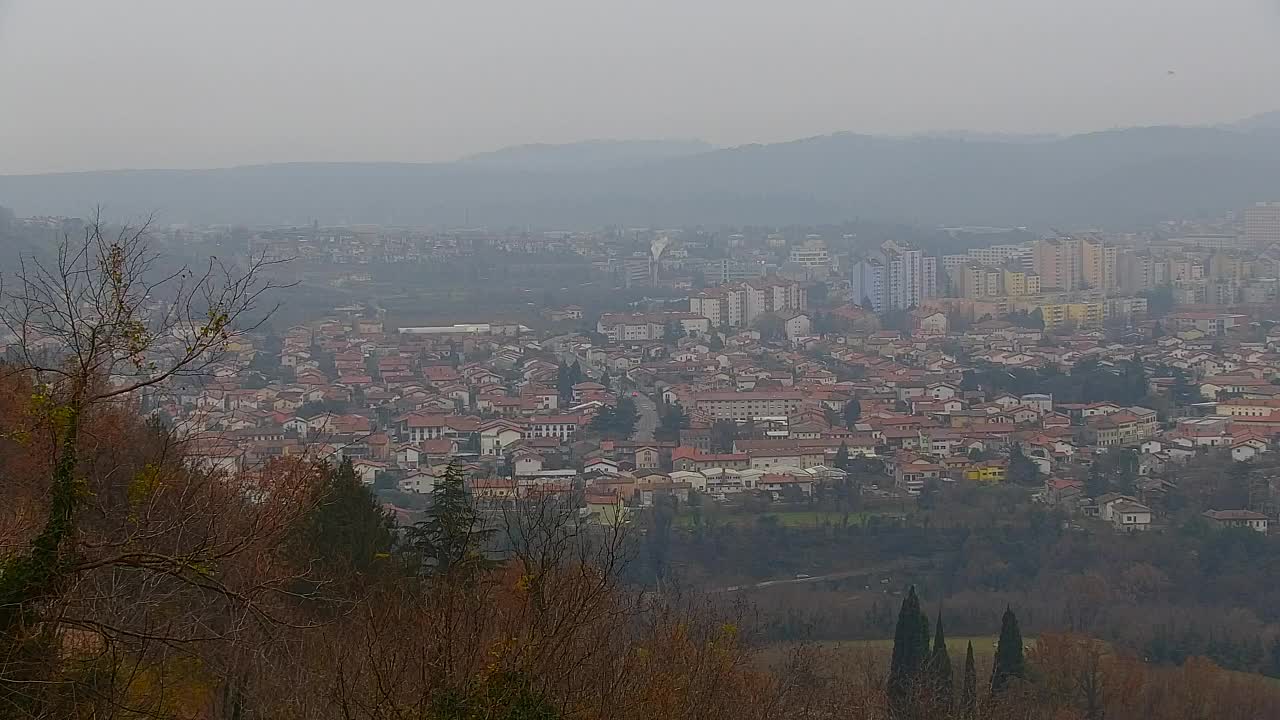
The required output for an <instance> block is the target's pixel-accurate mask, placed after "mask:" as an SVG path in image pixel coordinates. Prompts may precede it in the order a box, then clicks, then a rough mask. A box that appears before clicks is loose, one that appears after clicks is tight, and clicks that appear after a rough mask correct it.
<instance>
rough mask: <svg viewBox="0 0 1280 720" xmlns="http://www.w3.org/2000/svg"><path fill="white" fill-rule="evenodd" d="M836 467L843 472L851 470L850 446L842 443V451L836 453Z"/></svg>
mask: <svg viewBox="0 0 1280 720" xmlns="http://www.w3.org/2000/svg"><path fill="white" fill-rule="evenodd" d="M835 466H836V467H837V468H840V469H841V470H848V469H849V446H848V444H846V443H845V442H844V441H843V440H842V441H840V449H839V450H837V451H836V459H835Z"/></svg>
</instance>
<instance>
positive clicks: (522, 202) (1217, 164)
mask: <svg viewBox="0 0 1280 720" xmlns="http://www.w3.org/2000/svg"><path fill="white" fill-rule="evenodd" d="M702 146H703V144H702V143H701V142H700V141H588V142H584V143H570V144H566V145H560V146H556V145H534V146H521V147H517V148H506V149H503V150H499V151H495V153H492V154H490V153H485V154H481V155H479V156H471V157H469V158H464V159H462V160H459V161H454V162H445V163H397V162H355V163H346V162H297V163H278V164H261V165H246V166H238V167H230V168H216V169H207V170H108V171H85V172H77V173H57V174H43V175H3V176H0V205H5V206H10V207H12V208H13V209H14V210H15V211H17V212H18V213H19V214H20V215H46V214H49V215H78V214H84V213H85V212H87V210H88V209H89V208H92V207H94V206H95V205H97V204H103V205H104V206H105V207H106V209H107V212H109V213H113V214H114V213H124V214H141V213H150V212H153V211H157V212H158V213H159V214H160V216H161V218H162V219H163V220H165V221H169V222H224V223H225V222H246V223H250V224H278V223H279V224H284V223H308V222H310V221H312V220H313V219H314V220H319V221H321V222H325V223H331V222H377V223H384V224H401V225H425V226H437V227H446V226H457V225H461V224H469V225H486V226H493V227H502V226H526V225H533V226H541V227H558V228H566V227H568V228H573V227H584V228H585V227H597V226H600V225H607V224H627V225H677V224H790V223H807V222H813V223H819V222H840V221H843V220H849V219H855V218H864V219H874V220H884V221H893V222H910V223H915V224H957V223H958V224H975V225H983V224H990V225H1006V224H1014V225H1027V226H1033V227H1034V226H1038V227H1046V226H1048V225H1051V224H1056V225H1059V226H1063V225H1065V226H1068V227H1070V226H1090V227H1092V226H1096V225H1104V226H1115V227H1133V226H1138V225H1142V224H1149V223H1152V222H1156V221H1160V220H1164V219H1169V218H1175V217H1187V216H1199V215H1211V214H1214V213H1221V212H1223V211H1225V210H1230V209H1238V208H1240V207H1244V206H1246V205H1248V204H1250V203H1252V202H1254V201H1258V200H1268V199H1277V198H1280V134H1277V133H1273V132H1265V131H1259V132H1252V131H1248V130H1241V129H1236V128H1220V127H1219V128H1214V127H1174V126H1152V127H1145V128H1125V129H1117V130H1104V131H1098V132H1093V133H1083V134H1079V135H1072V136H1065V137H1062V138H1058V139H1052V140H1040V141H1036V142H1008V141H1005V140H1002V139H992V140H987V139H980V138H953V137H943V136H912V137H886V136H877V135H867V134H860V133H835V134H830V135H820V136H813V137H809V138H799V139H795V140H790V141H785V142H779V143H768V144H761V143H755V144H747V145H739V146H735V147H728V148H713V149H702ZM594 150H600V151H601V152H600V153H599V154H598V155H595V156H593V154H592V153H593V151H594Z"/></svg>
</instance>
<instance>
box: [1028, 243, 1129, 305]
mask: <svg viewBox="0 0 1280 720" xmlns="http://www.w3.org/2000/svg"><path fill="white" fill-rule="evenodd" d="M1032 253H1033V260H1032V264H1033V266H1034V268H1035V274H1037V275H1039V276H1040V282H1041V284H1042V285H1043V286H1044V287H1045V288H1053V289H1056V290H1066V291H1072V290H1081V289H1085V288H1088V289H1092V290H1102V291H1104V292H1106V291H1111V290H1114V289H1115V288H1116V286H1117V280H1118V276H1117V273H1116V262H1117V258H1118V257H1119V248H1118V247H1116V246H1114V245H1107V244H1105V243H1103V242H1102V241H1101V240H1097V239H1094V238H1072V237H1058V238H1047V239H1044V240H1037V241H1036V243H1035V246H1034V249H1033V250H1032Z"/></svg>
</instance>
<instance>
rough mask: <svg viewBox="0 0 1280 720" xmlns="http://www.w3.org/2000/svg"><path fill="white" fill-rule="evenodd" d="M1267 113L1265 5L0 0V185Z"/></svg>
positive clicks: (1279, 77)
mask: <svg viewBox="0 0 1280 720" xmlns="http://www.w3.org/2000/svg"><path fill="white" fill-rule="evenodd" d="M1170 70H1172V71H1173V72H1174V74H1172V75H1170V74H1169V71H1170ZM1275 109H1280V0H790V2H784V1H781V0H449V1H448V2H439V1H437V0H296V1H287V0H202V1H200V2H195V1H194V0H110V1H107V0H0V173H19V172H40V171H53V170H73V169H90V168H124V167H131V168H142V167H205V166H226V165H236V164H245V163H255V162H273V161H287V160H404V161H425V160H440V159H452V158H455V157H458V156H460V155H464V154H467V153H471V152H476V151H482V150H489V149H494V148H497V147H501V146H505V145H511V144H519V143H528V142H566V141H572V140H581V139H588V138H693V137H697V138H703V139H706V140H709V141H711V142H714V143H718V144H725V145H730V144H740V143H745V142H769V141H776V140H785V139H793V138H797V137H803V136H809V135H817V134H822V133H829V132H833V131H837V130H855V131H863V132H893V133H908V132H917V131H924V130H939V129H952V128H968V129H978V130H1002V131H1011V130H1012V131H1078V130H1088V129H1098V128H1106V127H1114V126H1121V125H1139V124H1156V123H1184V124H1189V123H1206V122H1219V121H1224V120H1230V119H1236V118H1240V117H1244V116H1247V115H1251V114H1254V113H1258V112H1263V111H1268V110H1275Z"/></svg>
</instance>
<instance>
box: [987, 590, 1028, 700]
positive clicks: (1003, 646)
mask: <svg viewBox="0 0 1280 720" xmlns="http://www.w3.org/2000/svg"><path fill="white" fill-rule="evenodd" d="M1026 677H1027V663H1026V658H1025V657H1023V649H1022V631H1021V630H1020V629H1019V628H1018V616H1017V615H1014V614H1013V610H1012V609H1011V608H1005V611H1004V616H1003V617H1002V618H1001V619H1000V640H999V644H998V645H997V646H996V657H995V664H994V665H993V666H992V670H991V694H992V695H1000V694H1001V693H1003V692H1005V691H1006V690H1008V689H1009V687H1010V686H1011V685H1012V684H1013V682H1014V681H1015V680H1025V679H1026Z"/></svg>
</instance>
